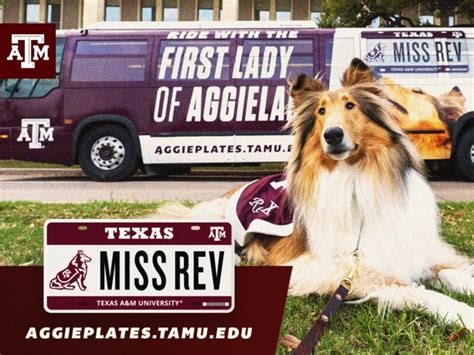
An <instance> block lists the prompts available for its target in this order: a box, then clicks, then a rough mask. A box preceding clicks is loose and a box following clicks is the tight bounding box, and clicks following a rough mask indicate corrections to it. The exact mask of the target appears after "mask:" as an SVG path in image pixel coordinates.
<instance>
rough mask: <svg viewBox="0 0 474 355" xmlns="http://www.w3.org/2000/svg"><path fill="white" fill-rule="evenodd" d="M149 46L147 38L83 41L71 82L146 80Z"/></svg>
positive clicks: (78, 44)
mask: <svg viewBox="0 0 474 355" xmlns="http://www.w3.org/2000/svg"><path fill="white" fill-rule="evenodd" d="M147 46H148V42H147V41H146V40H123V41H103V40H100V41H79V42H78V43H77V46H76V52H75V56H74V60H73V62H72V72H71V81H76V82H123V81H134V82H140V81H144V80H145V63H146V52H147Z"/></svg>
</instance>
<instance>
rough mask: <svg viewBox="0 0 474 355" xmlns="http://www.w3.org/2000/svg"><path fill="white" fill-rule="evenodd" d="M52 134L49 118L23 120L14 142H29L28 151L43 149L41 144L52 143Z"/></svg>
mask: <svg viewBox="0 0 474 355" xmlns="http://www.w3.org/2000/svg"><path fill="white" fill-rule="evenodd" d="M53 133H54V127H50V121H49V118H24V119H22V120H21V131H20V135H19V136H18V138H17V139H16V141H17V142H29V145H28V147H29V148H30V149H43V148H44V145H43V142H46V141H48V142H52V141H54V136H53Z"/></svg>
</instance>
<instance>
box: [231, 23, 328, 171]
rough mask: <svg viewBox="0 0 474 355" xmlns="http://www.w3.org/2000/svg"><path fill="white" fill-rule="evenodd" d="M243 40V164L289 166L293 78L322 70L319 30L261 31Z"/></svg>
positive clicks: (239, 130)
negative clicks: (290, 83)
mask: <svg viewBox="0 0 474 355" xmlns="http://www.w3.org/2000/svg"><path fill="white" fill-rule="evenodd" d="M259 32H260V33H259V36H258V38H243V39H239V40H238V44H237V55H236V63H235V66H236V68H234V76H235V77H236V86H237V88H238V89H239V100H242V99H245V104H244V105H242V106H241V107H240V108H241V110H239V111H238V112H237V117H236V125H237V126H236V146H237V147H240V151H239V152H238V154H237V155H236V161H237V162H248V163H251V162H284V161H288V158H289V153H290V151H291V148H292V147H291V145H292V142H293V139H292V137H291V136H290V135H289V134H288V133H289V132H288V131H286V132H285V131H283V127H284V126H285V124H286V123H287V120H288V118H289V116H288V111H287V105H288V103H289V100H288V79H292V78H296V77H297V76H298V75H299V74H302V73H305V74H307V75H308V76H310V77H314V76H315V74H316V73H317V72H318V71H319V67H318V66H319V57H318V55H317V53H318V52H319V42H318V40H317V35H316V31H314V30H298V31H293V30H281V29H278V30H266V31H259Z"/></svg>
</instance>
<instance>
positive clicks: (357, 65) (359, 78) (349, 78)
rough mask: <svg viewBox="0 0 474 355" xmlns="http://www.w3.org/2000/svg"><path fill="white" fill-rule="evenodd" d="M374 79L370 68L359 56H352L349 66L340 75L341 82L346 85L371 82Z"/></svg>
mask: <svg viewBox="0 0 474 355" xmlns="http://www.w3.org/2000/svg"><path fill="white" fill-rule="evenodd" d="M374 81H375V79H374V76H373V73H372V69H370V68H369V67H368V66H367V64H365V63H364V62H363V61H362V60H360V59H359V58H354V59H352V62H351V64H350V65H349V68H347V69H346V71H345V72H344V74H343V75H342V80H341V84H342V86H345V87H348V86H352V85H356V84H362V83H373V82H374Z"/></svg>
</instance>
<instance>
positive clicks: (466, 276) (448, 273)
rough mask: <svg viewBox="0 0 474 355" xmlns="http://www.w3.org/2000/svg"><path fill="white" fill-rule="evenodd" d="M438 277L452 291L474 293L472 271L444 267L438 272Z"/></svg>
mask: <svg viewBox="0 0 474 355" xmlns="http://www.w3.org/2000/svg"><path fill="white" fill-rule="evenodd" d="M438 277H439V280H440V281H441V282H442V283H443V284H444V285H445V286H446V287H447V288H449V289H450V290H452V291H455V292H459V293H464V294H468V295H472V294H474V279H473V278H472V276H471V272H470V271H467V270H458V269H444V270H441V271H440V272H439V273H438ZM473 317H474V315H473Z"/></svg>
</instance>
